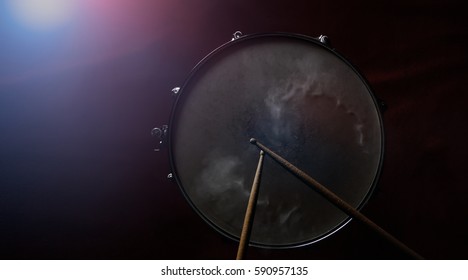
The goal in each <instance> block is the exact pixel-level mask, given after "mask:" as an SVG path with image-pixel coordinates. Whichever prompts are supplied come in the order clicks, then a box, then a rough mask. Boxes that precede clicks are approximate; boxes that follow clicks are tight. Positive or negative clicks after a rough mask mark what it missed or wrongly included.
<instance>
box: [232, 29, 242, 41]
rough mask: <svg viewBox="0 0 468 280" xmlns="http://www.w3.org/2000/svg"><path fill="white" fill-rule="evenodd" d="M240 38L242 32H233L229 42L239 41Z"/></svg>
mask: <svg viewBox="0 0 468 280" xmlns="http://www.w3.org/2000/svg"><path fill="white" fill-rule="evenodd" d="M241 36H242V32H240V31H236V32H234V34H232V39H231V41H234V40H237V39H239V38H240V37H241Z"/></svg>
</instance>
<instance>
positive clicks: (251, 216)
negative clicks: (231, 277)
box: [236, 150, 264, 260]
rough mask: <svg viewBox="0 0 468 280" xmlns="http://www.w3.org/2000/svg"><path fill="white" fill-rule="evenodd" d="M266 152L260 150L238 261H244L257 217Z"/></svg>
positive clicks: (238, 251) (240, 241)
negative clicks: (259, 190)
mask: <svg viewBox="0 0 468 280" xmlns="http://www.w3.org/2000/svg"><path fill="white" fill-rule="evenodd" d="M263 158H264V152H263V151H262V150H260V158H259V159H258V166H257V171H256V172H255V177H254V180H253V183H252V190H251V191H250V197H249V203H248V204H247V210H246V211H245V218H244V225H243V226H242V233H241V237H240V240H239V248H238V250H237V258H236V259H237V260H242V259H244V256H245V251H246V250H247V246H248V245H249V241H250V233H251V232H252V225H253V220H254V216H255V207H256V206H257V198H258V188H259V186H260V179H261V176H262V168H263Z"/></svg>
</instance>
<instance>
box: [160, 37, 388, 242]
mask: <svg viewBox="0 0 468 280" xmlns="http://www.w3.org/2000/svg"><path fill="white" fill-rule="evenodd" d="M251 137H254V138H256V139H257V140H258V141H260V142H262V143H263V144H265V145H266V146H269V147H270V148H271V149H272V150H273V151H275V152H277V153H278V154H280V155H281V156H282V157H284V158H285V159H287V160H288V161H290V162H291V163H293V164H294V165H296V166H297V167H299V168H300V169H302V170H303V171H305V172H306V173H308V174H309V175H310V176H312V177H314V178H315V179H316V180H318V181H319V182H320V183H322V184H323V185H325V186H326V187H327V188H329V189H330V190H332V191H333V192H335V193H336V194H337V195H339V196H340V197H342V198H343V199H344V200H345V201H347V202H348V203H350V204H351V205H353V206H355V207H356V208H360V207H361V206H362V205H363V203H364V202H365V201H366V200H367V198H368V196H369V194H370V193H371V191H372V189H373V187H374V185H375V182H376V180H377V177H378V175H379V170H380V166H381V161H382V155H383V149H382V146H383V130H382V123H381V117H380V112H379V109H378V107H377V102H376V100H375V98H374V96H373V94H372V92H371V90H370V88H369V86H368V85H367V83H366V81H365V80H364V79H363V77H362V76H361V75H360V74H359V73H358V72H357V71H356V69H355V68H354V67H353V66H352V65H351V64H350V63H349V62H347V61H346V60H345V59H344V58H343V57H341V56H340V55H339V54H338V53H336V52H335V51H333V50H332V49H330V48H328V47H327V46H325V45H323V44H322V43H320V42H319V41H317V40H316V39H313V38H309V37H303V36H298V35H288V34H264V35H254V36H245V37H241V38H239V39H237V40H235V41H232V42H229V43H227V44H225V45H223V46H221V47H220V48H218V49H217V50H215V51H213V52H212V53H211V54H210V55H208V56H207V57H206V58H205V59H204V60H202V61H201V62H200V63H199V64H198V65H197V67H196V68H195V69H194V70H193V71H192V73H191V75H190V76H189V78H188V79H187V81H186V82H185V84H184V85H183V87H182V88H181V90H180V91H179V96H178V99H177V102H176V104H175V106H174V109H173V113H172V117H171V123H170V139H169V141H170V153H171V164H172V168H173V172H174V175H175V178H176V180H177V183H178V184H179V186H180V187H181V189H182V191H183V193H184V194H185V196H186V198H187V199H188V201H189V202H190V204H191V205H192V206H193V208H194V209H195V210H196V211H197V212H198V213H199V214H200V216H201V217H202V218H204V219H205V220H206V221H207V222H208V223H209V224H210V225H212V226H213V227H214V228H215V229H217V230H219V231H220V232H222V233H223V234H225V235H227V236H229V237H231V238H234V239H238V238H239V236H240V232H241V229H242V223H243V219H244V215H245V211H246V206H247V202H248V198H249V194H250V189H251V186H252V181H253V177H254V174H255V170H256V166H257V163H258V156H259V151H258V148H257V147H255V146H253V145H251V144H250V143H249V139H250V138H251ZM347 221H349V217H348V216H347V215H346V214H344V213H343V212H341V211H340V210H339V209H337V208H335V207H334V206H333V205H332V204H331V203H330V202H328V201H327V200H325V199H324V198H323V197H321V196H320V195H318V194H317V193H316V192H315V191H314V190H312V189H311V188H309V187H308V186H306V185H305V184H304V183H302V182H301V181H299V180H298V179H296V178H295V177H293V176H292V175H291V174H289V173H288V172H287V171H285V170H284V169H283V168H281V167H280V166H279V165H278V164H276V163H275V162H273V160H272V159H270V158H268V157H265V163H264V168H263V175H262V182H261V185H260V192H259V197H258V204H257V208H256V214H255V220H254V224H253V228H252V235H251V244H252V245H254V246H260V247H268V248H285V247H294V246H301V245H305V244H309V243H313V242H315V241H318V240H320V239H322V238H324V237H326V236H328V235H330V234H331V233H333V232H335V231H336V230H338V229H339V228H341V227H342V226H343V225H344V224H346V223H347Z"/></svg>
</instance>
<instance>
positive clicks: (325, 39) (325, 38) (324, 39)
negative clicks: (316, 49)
mask: <svg viewBox="0 0 468 280" xmlns="http://www.w3.org/2000/svg"><path fill="white" fill-rule="evenodd" d="M318 40H319V41H320V43H322V44H324V45H325V46H327V47H330V48H331V42H330V39H329V38H328V36H326V35H320V36H319V37H318Z"/></svg>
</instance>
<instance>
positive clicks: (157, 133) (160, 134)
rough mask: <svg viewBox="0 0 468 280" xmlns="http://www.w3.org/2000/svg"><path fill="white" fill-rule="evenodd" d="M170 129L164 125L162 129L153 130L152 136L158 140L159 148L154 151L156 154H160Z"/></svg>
mask: <svg viewBox="0 0 468 280" xmlns="http://www.w3.org/2000/svg"><path fill="white" fill-rule="evenodd" d="M168 128H169V126H167V125H163V126H161V127H155V128H153V129H152V130H151V136H153V137H155V138H156V139H157V140H158V147H156V148H155V149H154V151H155V152H159V151H160V150H161V149H160V148H161V146H162V145H163V144H164V140H165V139H166V134H167V129H168Z"/></svg>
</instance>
